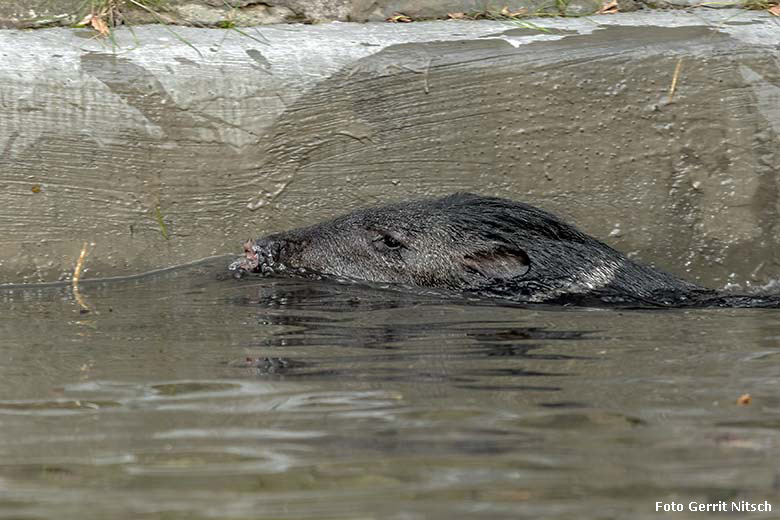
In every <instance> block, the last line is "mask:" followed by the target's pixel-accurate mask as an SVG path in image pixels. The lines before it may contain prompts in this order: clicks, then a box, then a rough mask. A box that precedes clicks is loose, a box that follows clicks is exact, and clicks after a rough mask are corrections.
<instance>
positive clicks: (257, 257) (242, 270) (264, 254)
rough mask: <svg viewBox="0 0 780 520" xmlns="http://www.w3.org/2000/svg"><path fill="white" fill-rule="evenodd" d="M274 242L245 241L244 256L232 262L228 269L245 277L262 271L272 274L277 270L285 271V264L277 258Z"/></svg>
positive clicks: (238, 276)
mask: <svg viewBox="0 0 780 520" xmlns="http://www.w3.org/2000/svg"><path fill="white" fill-rule="evenodd" d="M277 249H278V247H275V243H273V242H265V243H262V244H260V243H257V242H254V241H253V240H247V241H246V242H244V256H243V257H241V258H239V259H238V260H236V261H235V262H233V263H231V264H230V266H228V269H229V270H230V271H231V272H232V273H233V276H234V277H235V278H243V277H244V276H246V275H247V274H249V273H260V274H262V275H264V276H271V275H273V274H275V273H276V272H277V271H284V270H285V266H284V265H283V264H280V263H278V262H277V261H276V260H275V258H274V257H275V256H276V250H277Z"/></svg>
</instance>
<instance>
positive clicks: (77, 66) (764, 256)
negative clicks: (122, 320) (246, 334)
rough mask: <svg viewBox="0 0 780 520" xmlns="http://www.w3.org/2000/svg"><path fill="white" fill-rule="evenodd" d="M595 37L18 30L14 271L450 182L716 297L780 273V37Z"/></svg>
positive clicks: (9, 179)
mask: <svg viewBox="0 0 780 520" xmlns="http://www.w3.org/2000/svg"><path fill="white" fill-rule="evenodd" d="M599 22H603V23H601V24H600V25H597V24H594V23H593V21H592V20H537V21H536V23H538V24H539V25H544V26H545V27H548V28H550V30H551V32H539V31H533V30H529V29H523V28H517V27H515V26H513V25H511V24H505V23H497V22H456V21H452V22H430V23H417V24H365V25H357V24H339V23H334V24H327V25H320V26H295V25H293V26H275V27H262V28H257V29H252V30H250V31H249V32H248V33H247V34H248V35H249V36H241V35H239V34H237V33H233V32H225V31H219V30H209V29H192V28H177V29H176V35H174V34H172V33H171V32H169V31H168V30H167V29H166V28H163V27H153V26H149V27H140V28H135V31H134V35H133V34H131V33H129V32H125V31H122V30H120V31H119V32H118V34H117V36H118V41H119V47H118V48H114V49H112V48H111V46H110V43H109V42H101V41H96V40H94V39H91V38H84V37H83V36H82V35H83V34H85V33H86V31H83V30H71V29H47V30H42V31H35V32H17V31H2V32H0V48H2V51H0V52H2V61H0V65H2V66H1V67H0V108H1V109H2V111H1V112H0V150H2V155H1V156H0V280H1V281H2V282H6V283H8V282H37V281H50V280H58V279H67V278H68V277H69V276H70V273H71V272H72V270H73V266H74V264H75V261H76V258H77V256H78V253H79V251H80V250H81V247H82V244H83V242H88V243H89V244H91V245H90V247H89V256H88V258H87V263H86V266H87V268H88V270H87V272H86V273H85V275H84V276H85V277H102V276H110V275H119V274H130V273H138V272H142V271H146V270H149V269H153V268H157V267H162V266H169V265H174V264H178V263H182V262H186V261H189V260H193V259H196V258H201V257H206V256H210V255H214V254H221V253H227V252H237V251H238V250H239V244H240V241H241V240H243V239H245V238H247V237H253V236H257V235H259V234H261V233H267V232H270V231H274V230H278V229H283V228H289V227H291V226H299V225H303V224H306V223H311V222H313V221H317V220H319V219H321V218H324V217H326V216H331V215H334V214H336V213H339V212H342V211H346V210H351V209H354V208H356V207H358V206H362V205H366V204H371V203H375V202H387V201H392V200H400V199H405V198H408V197H419V196H425V195H439V194H444V193H448V192H452V191H456V190H471V191H477V192H480V193H484V194H496V195H502V196H508V197H512V198H515V199H520V200H524V201H527V202H531V203H534V204H537V205H540V206H542V207H544V208H547V209H549V210H551V211H554V212H557V213H559V214H562V215H564V216H566V217H567V218H569V219H570V220H571V221H573V222H575V223H577V224H578V225H579V226H580V227H581V228H583V229H584V230H586V231H588V232H590V233H591V234H593V235H595V236H597V237H601V238H603V239H605V240H607V241H608V242H609V243H611V244H613V245H614V246H615V247H617V248H619V249H621V250H624V251H627V252H630V253H631V254H633V255H636V256H638V257H639V258H641V259H644V260H646V261H651V262H654V263H656V264H658V265H661V266H664V267H666V268H668V269H670V270H672V271H674V272H676V273H679V274H682V275H686V276H687V277H689V278H692V279H697V280H699V281H700V282H702V283H705V284H708V285H711V286H723V285H724V284H725V283H727V282H728V281H732V282H737V283H742V284H744V283H746V282H752V283H764V282H766V281H768V280H770V279H775V278H777V277H778V273H780V267H778V256H779V255H778V254H779V253H780V247H779V246H778V244H780V236H778V235H779V234H780V231H778V228H777V225H776V223H777V222H778V200H779V198H778V178H777V172H778V167H779V166H780V156H779V155H778V154H779V152H778V150H780V148H778V146H777V142H778V141H777V138H778V133H780V108H778V107H780V70H778V63H780V59H778V58H779V56H778V50H777V49H778V47H777V45H778V43H779V41H780V33H778V32H777V28H776V25H775V24H774V23H773V22H772V21H771V20H769V19H768V17H767V16H766V15H764V14H762V13H751V12H743V11H739V12H733V11H712V12H703V11H700V12H698V13H697V14H696V15H693V16H685V15H681V14H680V13H669V14H665V13H651V14H643V15H641V16H632V15H616V16H610V17H601V18H599ZM182 40H186V43H184V42H183V41H182ZM196 49H197V50H196ZM678 63H679V64H681V69H680V74H679V79H678V81H677V85H676V92H675V94H674V97H673V101H672V102H671V103H670V102H669V99H668V93H669V88H670V85H671V83H672V78H673V76H674V72H675V68H676V66H677V64H678Z"/></svg>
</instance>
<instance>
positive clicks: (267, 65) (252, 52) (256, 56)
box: [246, 49, 271, 74]
mask: <svg viewBox="0 0 780 520" xmlns="http://www.w3.org/2000/svg"><path fill="white" fill-rule="evenodd" d="M246 54H247V56H249V57H250V58H252V59H253V60H254V61H255V63H257V64H258V65H259V66H257V67H255V68H256V69H258V70H262V71H263V72H268V73H269V74H270V69H271V62H270V61H268V60H267V59H266V57H265V56H263V53H262V52H260V51H258V50H257V49H247V50H246Z"/></svg>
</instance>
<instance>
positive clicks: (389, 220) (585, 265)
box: [230, 193, 780, 308]
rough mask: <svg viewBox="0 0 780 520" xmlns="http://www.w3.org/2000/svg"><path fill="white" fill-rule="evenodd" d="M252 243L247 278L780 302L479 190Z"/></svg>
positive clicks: (720, 302)
mask: <svg viewBox="0 0 780 520" xmlns="http://www.w3.org/2000/svg"><path fill="white" fill-rule="evenodd" d="M244 249H245V256H244V258H243V259H240V260H237V261H236V262H234V263H233V264H231V266H230V269H231V271H233V273H234V275H235V276H237V277H240V276H242V275H244V274H246V273H250V272H251V273H260V274H263V275H286V276H290V275H291V276H302V277H317V278H319V277H329V278H334V279H342V280H351V281H367V282H375V283H381V284H398V285H400V286H411V287H428V288H434V289H446V290H450V291H458V292H463V293H467V294H471V295H477V296H480V297H487V298H501V299H506V300H511V301H515V302H519V303H545V304H554V305H578V306H620V307H655V308H658V307H700V306H701V307H703V306H715V307H780V297H779V296H776V295H766V296H748V295H732V294H726V293H721V292H717V291H714V290H711V289H706V288H704V287H699V286H697V285H695V284H692V283H690V282H687V281H685V280H682V279H680V278H677V277H676V276H673V275H671V274H669V273H666V272H664V271H661V270H658V269H654V268H651V267H648V266H645V265H642V264H639V263H637V262H634V261H632V260H630V259H628V258H627V257H626V256H625V255H623V254H622V253H620V252H618V251H616V250H615V249H612V248H611V247H609V246H608V245H606V244H604V243H602V242H600V241H598V240H596V239H594V238H592V237H590V236H588V235H586V234H584V233H582V232H581V231H579V230H578V229H576V228H575V227H573V226H571V225H569V224H567V223H565V222H563V221H562V220H560V219H559V218H557V217H556V216H554V215H552V214H550V213H547V212H546V211H543V210H541V209H538V208H535V207H533V206H530V205H527V204H523V203H520V202H513V201H510V200H506V199H501V198H496V197H483V196H479V195H474V194H470V193H457V194H454V195H450V196H448V197H443V198H438V199H424V200H417V201H412V202H406V203H400V204H392V205H388V206H381V207H377V208H367V209H363V210H359V211H356V212H353V213H350V214H347V215H343V216H341V217H337V218H335V219H333V220H329V221H326V222H323V223H320V224H317V225H314V226H311V227H307V228H301V229H295V230H291V231H287V232H283V233H278V234H274V235H270V236H267V237H264V238H260V239H258V240H255V241H248V242H247V243H245V244H244Z"/></svg>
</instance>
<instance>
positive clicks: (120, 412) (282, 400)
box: [0, 264, 780, 519]
mask: <svg viewBox="0 0 780 520" xmlns="http://www.w3.org/2000/svg"><path fill="white" fill-rule="evenodd" d="M223 267H224V266H222V265H221V264H213V265H209V264H205V265H200V266H194V267H189V268H185V269H180V270H175V271H171V272H168V273H163V274H160V275H157V276H153V277H147V278H140V279H135V280H127V281H122V282H112V283H103V284H96V283H90V282H89V281H87V280H82V282H81V284H80V289H81V292H82V295H83V296H84V297H85V298H88V301H89V302H90V307H91V311H90V312H89V313H88V314H81V313H80V312H79V306H78V304H77V303H76V302H75V301H74V300H73V297H72V294H71V293H69V291H68V288H67V287H59V288H58V287H50V288H30V289H25V288H15V289H13V290H3V291H0V352H2V353H3V355H4V363H2V364H0V517H3V518H7V517H10V518H52V519H54V518H56V519H62V518H65V519H69V518H74V519H76V518H78V519H83V518H87V519H89V518H95V519H97V518H100V519H104V518H133V519H135V518H187V519H190V518H220V519H222V518H258V517H274V518H367V517H376V518H448V519H450V518H474V517H485V518H524V517H527V518H540V517H544V518H602V517H605V516H609V517H624V516H625V517H631V518H640V519H641V518H656V517H657V513H655V511H654V504H655V502H656V501H670V500H676V501H685V502H686V503H687V502H688V501H699V502H708V501H709V502H712V501H717V500H747V501H755V502H760V501H763V500H769V501H770V502H772V501H773V500H774V501H775V503H776V505H777V507H780V498H778V488H777V484H776V482H778V481H779V480H780V479H778V473H777V470H776V469H775V464H774V463H773V461H774V460H775V458H776V457H777V456H778V455H780V453H779V452H778V449H779V447H780V437H778V435H777V433H776V432H777V428H776V425H777V424H778V423H780V412H779V411H780V399H778V397H777V395H776V392H775V388H776V386H777V384H776V383H777V379H778V375H779V374H780V373H779V372H778V370H777V367H776V363H775V360H776V359H777V356H778V355H780V344H779V342H780V319H779V318H780V314H777V311H771V310H753V311H751V310H712V309H711V310H695V311H694V310H688V311H663V312H648V311H643V312H637V311H616V310H612V311H604V310H588V309H576V310H570V309H560V308H558V309H555V308H543V307H518V306H506V305H498V304H494V303H492V302H484V301H469V300H465V299H458V298H453V297H445V296H441V295H436V294H431V293H421V294H410V293H401V292H396V291H392V290H388V289H376V288H368V287H360V286H356V285H339V284H331V283H325V282H310V281H295V280H277V279H265V280H258V279H249V280H241V281H235V280H232V279H221V280H220V279H218V276H217V273H219V272H221V270H222V268H223ZM744 393H750V394H751V395H752V396H753V402H752V404H751V405H749V406H738V405H736V398H737V397H738V396H739V395H742V394H744ZM691 514H693V513H691ZM686 515H687V513H685V512H683V513H678V516H679V517H680V518H686V517H687V516H686Z"/></svg>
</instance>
